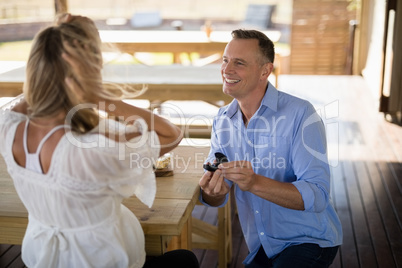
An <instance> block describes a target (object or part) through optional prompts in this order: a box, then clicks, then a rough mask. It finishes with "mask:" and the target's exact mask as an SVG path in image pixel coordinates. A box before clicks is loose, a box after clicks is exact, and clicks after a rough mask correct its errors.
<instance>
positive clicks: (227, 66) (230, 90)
mask: <svg viewBox="0 0 402 268" xmlns="http://www.w3.org/2000/svg"><path fill="white" fill-rule="evenodd" d="M259 57H261V54H260V52H259V48H258V40H257V39H233V40H232V41H230V42H229V43H228V44H227V46H226V48H225V52H224V54H223V61H222V66H221V75H222V80H223V92H224V93H225V94H228V95H229V96H232V97H233V98H236V99H241V98H243V97H245V96H247V95H249V94H252V92H253V91H254V90H258V87H259V86H260V87H261V86H265V85H266V79H267V78H266V77H262V74H263V71H264V65H261V59H259ZM264 80H265V82H264ZM264 90H265V88H264Z"/></svg>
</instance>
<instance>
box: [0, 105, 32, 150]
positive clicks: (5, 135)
mask: <svg viewBox="0 0 402 268" xmlns="http://www.w3.org/2000/svg"><path fill="white" fill-rule="evenodd" d="M26 118H27V117H26V115H24V114H21V113H16V112H13V111H10V110H9V109H7V110H6V109H3V108H0V137H1V138H0V153H1V154H2V155H4V153H5V149H6V146H7V145H10V146H11V144H12V143H13V140H14V135H13V134H14V133H13V130H15V128H16V127H17V125H18V123H20V122H21V121H23V120H26Z"/></svg>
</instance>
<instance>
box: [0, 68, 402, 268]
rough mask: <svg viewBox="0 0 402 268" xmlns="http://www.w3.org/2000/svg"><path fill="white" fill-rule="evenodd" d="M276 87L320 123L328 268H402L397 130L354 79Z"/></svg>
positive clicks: (210, 256) (238, 244)
mask: <svg viewBox="0 0 402 268" xmlns="http://www.w3.org/2000/svg"><path fill="white" fill-rule="evenodd" d="M279 88H280V90H283V91H285V92H289V93H291V94H294V95H297V96H300V97H302V98H305V99H308V100H310V101H311V102H312V103H313V104H314V105H315V107H316V108H317V110H318V111H319V112H320V113H321V116H322V118H323V120H324V123H325V124H326V126H327V134H328V141H329V155H330V163H331V166H332V168H331V169H332V199H333V202H334V205H335V207H336V209H337V211H338V214H339V217H340V219H341V221H342V225H343V230H344V242H343V245H342V246H341V248H340V251H339V253H338V255H337V257H336V259H335V261H334V263H333V264H332V266H331V267H332V268H338V267H344V268H349V267H364V268H366V267H384V268H389V267H402V186H401V184H402V127H400V126H397V125H394V124H391V123H388V122H386V121H385V120H384V117H383V115H382V114H380V113H378V112H377V110H378V109H377V106H376V105H377V104H376V101H375V100H374V98H373V96H372V94H371V92H370V90H369V88H368V85H367V84H366V83H365V81H364V80H363V79H362V78H361V77H356V76H294V75H283V76H281V77H280V80H279ZM216 215H217V212H216V209H214V208H206V207H203V206H197V207H196V208H195V210H194V212H193V216H195V217H197V218H201V219H203V220H205V221H208V222H210V223H214V224H216V222H217V219H216ZM232 224H233V259H232V262H231V264H230V265H229V266H228V267H230V268H240V267H244V266H243V265H242V261H243V259H244V258H245V256H246V255H247V247H246V245H245V243H244V239H243V236H242V234H241V230H240V226H239V222H238V219H237V217H236V216H235V215H234V216H233V221H232ZM194 252H195V254H196V255H197V257H198V259H199V261H200V264H201V267H202V268H214V267H217V260H218V255H217V251H214V250H201V249H194ZM19 254H20V246H9V245H0V267H24V265H23V263H22V261H21V258H20V255H19ZM9 263H11V264H10V265H9Z"/></svg>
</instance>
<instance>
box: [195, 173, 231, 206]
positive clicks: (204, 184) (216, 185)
mask: <svg viewBox="0 0 402 268" xmlns="http://www.w3.org/2000/svg"><path fill="white" fill-rule="evenodd" d="M199 185H200V187H201V189H202V198H203V200H204V201H205V202H206V203H208V204H209V205H211V206H219V205H221V204H222V203H223V202H224V201H225V197H226V194H227V193H229V190H230V187H229V185H228V184H227V182H225V180H224V178H223V174H222V172H221V171H220V170H219V169H218V170H216V171H215V172H210V171H207V172H205V173H204V175H203V176H202V177H201V179H200V181H199Z"/></svg>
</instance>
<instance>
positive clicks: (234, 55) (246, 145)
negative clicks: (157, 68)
mask: <svg viewBox="0 0 402 268" xmlns="http://www.w3.org/2000/svg"><path fill="white" fill-rule="evenodd" d="M232 37H233V39H232V40H231V41H230V42H229V43H228V44H227V46H226V48H225V52H224V55H223V62H222V67H221V74H222V79H223V92H224V93H225V94H228V95H230V96H232V97H233V98H234V100H233V101H232V102H231V103H230V104H229V105H227V106H225V107H223V108H221V109H220V110H219V112H218V115H217V117H216V118H215V119H214V123H213V128H212V135H211V151H210V154H209V157H208V160H207V161H208V162H213V161H214V159H215V156H214V154H215V153H216V152H220V153H223V154H224V155H226V156H227V159H228V160H229V162H227V163H222V164H220V165H219V169H218V170H216V171H215V172H211V171H206V172H205V174H204V175H203V176H202V178H201V179H200V182H199V184H200V186H201V191H202V194H201V197H200V200H201V201H202V202H203V203H204V204H206V205H209V206H223V205H225V203H226V202H227V197H228V193H229V191H230V188H231V187H232V186H233V187H234V193H235V198H236V203H237V208H238V214H239V219H240V223H241V227H242V231H243V234H244V237H245V240H246V243H247V246H248V249H249V255H248V256H247V258H246V259H245V260H244V264H245V265H246V267H328V266H329V265H330V264H331V263H332V261H333V259H334V258H335V255H336V253H337V250H338V246H339V245H340V244H341V243H342V227H341V223H340V221H339V219H338V216H337V214H336V212H335V210H334V208H333V206H332V204H331V202H330V196H329V193H330V171H329V165H328V161H327V154H326V140H325V129H324V125H323V123H322V121H321V119H320V118H319V116H318V114H317V113H316V111H315V110H314V108H313V106H312V105H311V104H310V103H309V102H307V101H305V100H302V99H299V98H296V97H294V96H291V95H289V94H286V93H283V92H279V91H277V89H276V88H274V86H273V85H272V84H270V83H269V82H268V76H269V75H270V73H271V72H272V70H273V62H274V55H275V52H274V45H273V43H272V41H271V40H269V39H268V38H267V37H266V36H265V35H264V34H263V33H261V32H259V31H254V30H235V31H233V32H232Z"/></svg>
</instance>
